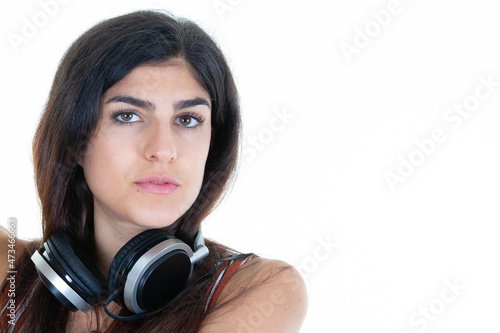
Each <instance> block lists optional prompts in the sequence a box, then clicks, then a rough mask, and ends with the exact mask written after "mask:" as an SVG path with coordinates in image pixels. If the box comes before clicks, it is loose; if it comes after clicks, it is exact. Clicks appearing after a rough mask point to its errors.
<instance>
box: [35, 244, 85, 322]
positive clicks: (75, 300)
mask: <svg viewBox="0 0 500 333" xmlns="http://www.w3.org/2000/svg"><path fill="white" fill-rule="evenodd" d="M31 261H33V263H34V264H35V267H36V268H37V269H38V271H39V272H40V274H42V275H43V276H45V278H46V279H47V280H49V281H50V283H52V284H53V285H54V287H55V288H56V289H57V290H58V291H59V292H60V293H61V294H62V295H63V296H64V297H66V299H67V300H68V301H69V302H71V304H73V305H74V306H75V307H76V308H77V309H79V310H81V311H83V312H87V311H89V310H90V309H92V306H91V305H90V304H89V303H87V302H86V301H85V300H84V299H83V298H82V297H81V296H80V295H78V294H77V293H76V292H75V291H74V290H73V289H72V288H71V287H70V286H69V285H68V284H67V282H66V281H64V280H63V279H62V278H61V277H60V276H59V275H58V274H57V273H56V272H55V271H54V269H53V268H52V267H51V266H50V265H49V263H48V262H47V261H46V260H45V259H44V257H43V256H42V255H41V254H40V253H39V252H38V251H35V253H33V255H32V256H31Z"/></svg>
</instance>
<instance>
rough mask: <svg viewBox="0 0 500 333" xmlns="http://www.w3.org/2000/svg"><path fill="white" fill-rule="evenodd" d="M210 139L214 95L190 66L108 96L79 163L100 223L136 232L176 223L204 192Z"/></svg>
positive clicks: (130, 78) (142, 77) (139, 73)
mask: <svg viewBox="0 0 500 333" xmlns="http://www.w3.org/2000/svg"><path fill="white" fill-rule="evenodd" d="M211 133H212V129H211V104H210V96H209V94H208V93H207V92H206V91H205V90H204V89H203V88H202V87H201V86H200V85H199V84H198V82H197V81H196V80H195V78H194V77H193V75H192V74H191V72H190V69H189V65H187V64H186V63H185V62H184V61H182V60H179V59H175V60H171V61H169V62H167V63H164V64H162V65H142V66H139V67H137V68H135V69H134V70H132V71H131V72H130V73H129V74H128V75H127V76H126V77H125V78H123V79H122V80H121V81H119V82H117V83H116V84H115V85H114V86H112V87H111V88H110V89H108V90H107V91H106V92H105V93H104V95H103V96H102V99H101V102H100V118H99V121H98V125H97V129H96V132H95V135H94V136H93V137H92V139H91V140H90V143H89V145H88V148H87V150H86V151H85V153H84V155H83V156H82V159H81V161H80V162H81V163H80V164H81V166H82V167H83V170H84V173H85V179H86V181H87V184H88V185H89V187H90V190H91V191H92V193H93V195H94V218H95V223H103V222H104V223H107V224H109V226H113V228H117V227H118V228H122V227H123V228H125V229H130V227H134V226H138V227H141V228H151V227H165V226H168V225H170V224H171V223H173V222H174V221H175V220H177V219H178V218H179V217H180V216H182V214H184V213H185V212H186V211H187V210H188V208H189V207H190V206H191V205H192V204H193V202H194V201H195V199H196V197H197V195H198V193H199V191H200V188H201V184H202V180H203V173H204V169H205V162H206V159H207V155H208V150H209V147H210V139H211ZM115 230H123V229H115Z"/></svg>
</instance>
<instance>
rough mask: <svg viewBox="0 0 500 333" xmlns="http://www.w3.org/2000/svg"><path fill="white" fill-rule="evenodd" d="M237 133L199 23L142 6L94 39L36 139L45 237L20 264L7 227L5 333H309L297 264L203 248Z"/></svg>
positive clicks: (66, 73)
mask: <svg viewBox="0 0 500 333" xmlns="http://www.w3.org/2000/svg"><path fill="white" fill-rule="evenodd" d="M239 131H240V115H239V107H238V97H237V91H236V87H235V85H234V82H233V79H232V76H231V73H230V71H229V68H228V66H227V64H226V61H225V59H224V56H223V55H222V53H221V51H220V50H219V48H218V46H217V45H216V44H215V43H214V41H213V40H212V39H211V38H210V37H209V36H208V35H207V34H206V33H205V32H204V31H202V30H201V29H200V28H199V27H198V26H197V25H195V24H194V23H192V22H190V21H187V20H184V19H177V18H174V17H172V16H170V15H168V14H165V13H163V12H156V11H140V12H135V13H131V14H127V15H123V16H120V17H116V18H113V19H109V20H107V21H104V22H101V23H99V24H98V25H96V26H95V27H93V28H91V29H90V30H89V31H87V32H86V33H85V34H83V35H82V36H81V37H80V38H79V39H78V40H77V41H75V43H74V44H73V45H72V46H71V47H70V48H69V49H68V51H67V52H66V54H65V56H64V58H63V60H62V61H61V63H60V66H59V69H58V71H57V73H56V76H55V79H54V82H53V86H52V89H51V92H50V96H49V99H48V102H47V105H46V108H45V111H44V113H43V115H42V118H41V120H40V123H39V126H38V129H37V131H36V134H35V137H34V141H33V156H34V159H33V161H34V167H35V178H36V185H37V189H38V193H39V196H40V201H41V206H42V222H43V239H41V240H39V241H35V242H31V243H27V242H24V241H22V240H17V241H16V243H15V251H16V257H17V262H16V265H15V267H14V269H13V268H12V267H9V263H8V261H7V253H8V249H9V248H8V245H9V244H10V243H9V235H8V234H7V232H6V231H4V230H3V231H2V232H0V235H1V236H0V240H1V244H0V255H1V256H2V259H0V263H1V267H0V269H1V278H2V281H4V283H3V285H2V298H1V306H2V310H1V311H2V312H1V318H2V320H1V323H0V324H1V331H2V332H92V331H94V332H204V333H210V332H297V331H298V330H299V328H300V326H301V324H302V321H303V319H304V316H305V313H306V307H307V296H306V291H305V287H304V282H303V280H302V279H301V277H300V274H298V272H297V271H296V270H295V269H294V268H292V267H290V266H289V265H287V264H286V263H283V262H281V261H277V260H265V259H262V258H260V257H257V256H255V255H252V254H247V255H243V254H239V253H236V252H235V251H233V250H231V249H229V248H227V247H225V246H223V245H221V244H218V243H216V242H213V241H209V240H206V241H205V243H203V237H202V235H201V232H200V225H201V222H202V221H203V219H204V218H205V217H206V216H207V215H208V214H209V213H210V211H211V210H212V209H213V208H214V207H215V206H216V204H217V203H218V202H219V201H220V200H221V199H222V196H223V194H224V193H225V191H226V190H227V188H228V186H229V185H230V182H231V180H232V178H233V176H234V173H235V169H236V163H237V158H238V148H239ZM172 237H175V238H172ZM155 251H156V252H155ZM207 252H208V254H207ZM177 257H179V258H180V257H182V260H181V259H179V260H178V261H176V260H177V259H175V258H177ZM158 258H160V259H158ZM186 258H188V259H186ZM174 259H175V260H174ZM143 262H144V264H143V266H140V265H142V263H143ZM167 263H168V265H170V266H168V265H167ZM167 266H168V267H167ZM180 266H182V267H180ZM136 267H140V268H136ZM141 267H142V268H141ZM177 270H179V272H181V273H182V274H183V278H184V279H185V280H183V279H181V278H179V279H180V281H181V282H178V281H177V280H178V275H182V274H180V273H179V274H178V273H177ZM7 271H16V273H13V274H14V278H11V274H7ZM171 272H176V273H174V274H170V273H171ZM169 274H170V275H169ZM172 275H173V277H172ZM130 281H133V282H130ZM131 283H132V287H130V288H131V289H130V288H129V285H130V284H131ZM133 283H136V284H133ZM171 284H174V285H177V287H176V288H177V289H176V290H175V292H172V290H171V289H172V288H171V286H170V285H171ZM127 288H129V289H127ZM174 289H175V288H174ZM12 291H14V293H13V292H12ZM171 292H172V293H171ZM165 293H166V294H165ZM167 294H168V295H167ZM73 295H76V296H73ZM158 295H160V296H158ZM150 299H153V301H151V302H150ZM113 301H114V302H113ZM90 308H91V310H89V309H90Z"/></svg>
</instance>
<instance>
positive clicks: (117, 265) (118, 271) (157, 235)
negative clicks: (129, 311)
mask: <svg viewBox="0 0 500 333" xmlns="http://www.w3.org/2000/svg"><path fill="white" fill-rule="evenodd" d="M169 237H170V236H169V235H168V234H167V233H166V232H165V231H163V230H161V229H149V230H146V231H144V232H141V233H140V234H138V235H137V236H135V237H134V238H132V239H131V240H129V241H128V242H127V243H126V244H125V245H123V247H122V248H121V249H120V251H118V253H117V254H116V256H115V257H114V258H113V261H112V262H111V266H110V267H109V272H108V291H109V293H110V294H111V293H113V292H114V291H115V290H116V289H117V288H118V287H119V282H120V280H121V277H122V275H123V274H124V273H125V271H126V270H127V269H128V268H131V266H133V264H135V262H136V261H137V259H138V258H139V257H140V256H141V255H142V254H143V253H144V252H146V251H147V250H148V249H150V248H151V247H153V246H155V245H156V244H158V243H159V242H161V241H163V240H165V239H167V238H169Z"/></svg>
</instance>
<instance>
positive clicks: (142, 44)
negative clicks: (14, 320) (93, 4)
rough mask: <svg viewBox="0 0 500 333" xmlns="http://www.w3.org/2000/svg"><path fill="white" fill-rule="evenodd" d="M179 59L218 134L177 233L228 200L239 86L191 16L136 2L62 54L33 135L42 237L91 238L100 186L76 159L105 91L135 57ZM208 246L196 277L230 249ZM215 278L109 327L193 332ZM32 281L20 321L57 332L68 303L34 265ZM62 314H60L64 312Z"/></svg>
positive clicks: (187, 231) (188, 235) (140, 60)
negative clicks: (205, 96) (202, 94)
mask: <svg viewBox="0 0 500 333" xmlns="http://www.w3.org/2000/svg"><path fill="white" fill-rule="evenodd" d="M174 58H178V59H183V60H184V61H186V62H187V63H188V64H189V65H190V67H191V70H192V74H193V75H194V77H195V78H196V80H197V81H198V83H199V84H200V85H201V86H202V87H203V88H204V89H205V90H206V91H207V92H208V93H209V95H210V98H211V102H212V128H213V130H214V134H213V135H212V143H211V148H210V150H209V153H208V158H207V162H206V166H205V173H204V178H203V184H202V187H201V190H200V193H199V195H198V197H197V199H196V200H195V202H194V204H193V205H192V206H191V207H190V208H189V209H188V210H187V212H186V213H185V214H184V215H183V216H182V217H180V218H179V219H178V220H177V221H175V222H174V223H173V224H172V225H170V226H168V227H166V229H167V230H168V231H169V232H170V233H172V234H174V235H175V236H176V237H178V238H180V239H182V240H184V241H185V242H188V243H190V242H192V240H193V237H194V235H195V233H196V232H197V230H198V228H199V226H200V224H201V221H202V220H203V219H204V218H205V217H206V216H207V215H208V214H209V213H210V212H211V211H212V210H213V208H214V207H215V206H216V205H217V203H218V202H220V200H221V199H222V197H223V195H224V193H226V190H227V188H228V186H230V184H231V180H232V179H233V177H234V175H235V171H236V167H237V160H238V150H239V138H240V126H241V124H240V122H241V120H240V112H239V104H238V94H237V90H236V87H235V84H234V80H233V77H232V74H231V72H230V69H229V67H228V65H227V62H226V60H225V58H224V55H223V54H222V52H221V50H220V48H219V47H218V46H217V44H216V43H215V42H214V40H213V39H212V38H211V37H210V36H208V35H207V34H206V33H205V32H204V31H203V30H202V29H201V28H200V27H199V26H198V25H196V24H195V23H193V22H192V21H189V20H186V19H182V18H176V17H174V16H172V15H170V14H168V13H165V12H163V11H138V12H133V13H130V14H126V15H122V16H119V17H115V18H112V19H108V20H105V21H103V22H100V23H98V24H97V25H96V26H94V27H92V28H91V29H90V30H88V31H87V32H85V33H84V34H83V35H82V36H81V37H79V38H78V39H77V40H76V41H75V42H74V43H73V44H72V45H71V47H70V48H69V49H68V50H67V52H66V53H65V55H64V57H63V59H62V60H61V63H60V64H59V68H58V70H57V73H56V75H55V78H54V82H53V85H52V88H51V91H50V95H49V98H48V101H47V103H46V106H45V109H44V112H43V114H42V116H41V119H40V123H39V126H38V128H37V130H36V133H35V136H34V139H33V163H34V169H35V180H36V186H37V190H38V194H39V197H40V204H41V208H42V223H43V239H42V240H41V241H45V240H46V239H47V238H48V237H49V235H51V234H52V233H56V232H63V233H66V234H68V235H70V236H71V237H72V238H73V239H75V240H76V241H77V242H79V243H82V244H89V243H90V244H92V240H93V195H92V193H91V191H90V189H89V187H88V186H87V184H86V181H85V178H84V174H83V169H82V168H81V166H79V165H78V163H77V161H78V157H79V156H81V154H82V153H83V152H84V151H85V149H86V145H87V143H88V142H89V140H90V138H91V137H92V135H93V134H94V131H95V129H96V124H97V122H98V119H99V117H100V115H99V102H100V99H101V98H102V95H103V94H104V92H105V91H106V90H107V89H109V88H110V87H111V86H113V85H114V84H115V83H117V82H118V81H120V80H121V79H123V78H124V77H125V76H126V75H127V74H128V73H129V72H130V71H131V70H132V69H134V68H136V67H137V66H140V65H143V64H152V65H154V64H159V63H163V62H165V61H168V60H170V59H174ZM207 246H208V247H209V249H210V251H211V252H210V255H209V257H208V258H207V260H205V262H204V265H203V267H201V268H199V269H196V270H195V272H194V273H193V280H194V279H196V278H198V277H200V276H202V275H204V274H206V273H207V272H209V271H210V270H211V269H212V267H213V266H214V265H215V263H216V261H217V260H219V259H220V258H223V257H227V256H229V255H231V253H232V252H231V250H230V249H228V248H226V247H224V246H222V245H220V244H217V243H215V242H211V241H207ZM31 271H34V270H33V269H31ZM211 279H213V278H209V279H206V280H205V281H204V282H203V283H200V284H197V285H196V286H193V287H192V288H191V290H190V291H189V292H188V293H187V294H186V295H185V296H183V298H182V301H181V302H177V303H176V304H173V305H171V307H170V308H169V309H166V310H165V311H163V312H161V313H159V314H157V315H154V316H150V317H148V318H146V319H144V320H137V321H133V322H118V321H116V322H114V323H113V324H112V325H111V327H109V328H108V329H107V331H109V332H111V331H113V332H115V331H118V330H120V331H122V332H127V331H134V332H136V331H140V332H165V331H172V332H181V331H182V332H195V331H197V330H198V329H199V327H200V325H201V322H202V321H203V311H202V307H201V306H202V304H201V302H202V301H203V297H200V296H201V295H204V293H205V292H206V290H207V289H208V286H209V284H210V283H211ZM25 280H26V279H25ZM25 284H26V288H27V289H29V288H31V287H33V286H34V287H35V288H36V291H35V296H34V297H33V298H32V300H31V302H30V304H29V308H28V309H27V310H26V312H27V313H26V315H27V318H26V320H24V323H23V325H26V326H23V327H22V328H18V329H19V330H22V331H24V330H25V331H30V332H31V331H33V332H34V331H40V330H41V331H44V332H46V331H47V332H49V331H53V329H55V326H54V325H58V324H57V323H59V324H61V321H62V322H65V321H66V318H67V311H63V310H61V305H60V304H59V303H57V300H56V299H55V298H54V297H53V296H52V295H51V294H50V293H48V291H47V290H46V289H45V288H44V287H43V285H42V284H41V283H40V281H39V280H38V279H37V277H36V275H35V274H33V280H32V281H31V282H29V281H26V282H25ZM19 288H21V289H22V287H19ZM19 292H21V291H19ZM19 292H18V293H19ZM57 313H59V314H62V315H60V316H59V318H56V317H57V316H56V314H57ZM122 313H126V310H122ZM56 319H57V320H56Z"/></svg>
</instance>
